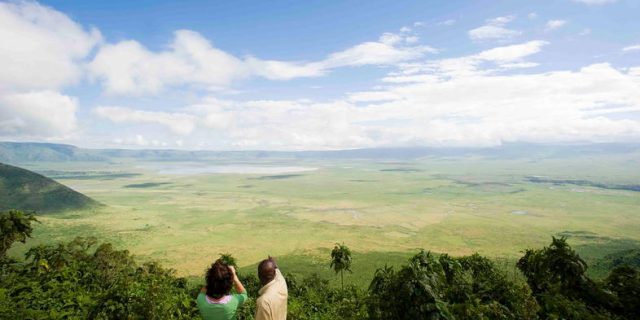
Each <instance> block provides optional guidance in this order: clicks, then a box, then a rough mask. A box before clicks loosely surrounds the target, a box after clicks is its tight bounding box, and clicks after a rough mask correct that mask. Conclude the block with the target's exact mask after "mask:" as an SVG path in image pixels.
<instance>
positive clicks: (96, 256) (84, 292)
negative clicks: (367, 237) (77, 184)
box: [0, 211, 640, 320]
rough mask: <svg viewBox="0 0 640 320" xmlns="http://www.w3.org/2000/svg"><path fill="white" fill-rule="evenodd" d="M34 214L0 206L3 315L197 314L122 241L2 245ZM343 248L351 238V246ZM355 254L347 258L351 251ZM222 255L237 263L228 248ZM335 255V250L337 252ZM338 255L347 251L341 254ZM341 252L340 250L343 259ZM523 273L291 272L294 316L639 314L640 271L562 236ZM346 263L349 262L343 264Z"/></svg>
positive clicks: (189, 299)
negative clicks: (10, 252)
mask: <svg viewBox="0 0 640 320" xmlns="http://www.w3.org/2000/svg"><path fill="white" fill-rule="evenodd" d="M34 220H35V219H34V218H33V217H32V216H30V215H25V214H24V213H22V212H19V211H9V212H0V228H1V229H0V231H1V232H2V233H1V234H0V237H1V239H2V241H3V244H2V245H3V247H2V249H3V251H1V252H0V253H2V255H0V319H87V318H89V319H196V318H199V315H198V310H197V307H196V304H195V298H196V296H197V294H198V292H199V288H195V287H189V286H188V285H187V281H186V280H185V279H184V278H179V277H176V276H175V273H174V271H173V270H171V269H165V268H163V267H161V266H160V265H159V264H157V263H154V262H148V263H144V264H138V263H136V261H135V260H134V258H133V256H132V255H131V254H130V253H129V252H128V251H126V250H116V249H114V248H113V247H112V245H111V244H108V243H103V244H98V243H97V241H96V239H94V238H76V239H75V240H73V241H71V242H68V243H60V244H56V245H40V246H36V247H33V248H31V249H30V250H29V251H28V252H27V253H26V255H25V259H24V260H23V261H14V260H11V259H8V258H7V257H6V256H5V255H4V253H5V252H6V249H8V248H9V247H10V246H11V244H12V243H14V242H15V241H24V240H25V239H26V238H28V237H29V236H30V235H31V231H32V229H31V222H32V221H34ZM345 248H346V247H345ZM348 256H349V259H348V260H349V263H350V254H348ZM223 258H224V259H226V260H225V261H227V262H228V263H230V264H235V259H233V257H232V256H231V255H228V254H225V255H223ZM332 258H334V260H335V258H336V257H335V256H334V257H332ZM341 259H342V258H341ZM343 260H344V259H343ZM517 267H518V268H519V270H521V272H522V274H523V276H524V278H525V279H526V282H525V281H523V280H520V279H519V278H518V277H512V278H509V277H507V276H506V275H505V273H504V272H503V271H501V270H500V269H499V268H497V267H496V265H495V264H494V263H493V262H492V261H491V260H489V259H487V258H485V257H482V256H480V255H478V254H474V255H470V256H465V257H451V256H448V255H446V254H442V255H439V256H436V255H434V254H432V253H430V252H428V251H424V250H423V251H421V252H419V253H418V254H416V255H415V256H414V257H412V258H411V259H410V260H409V261H408V263H407V264H406V265H404V266H402V267H400V268H398V270H397V271H396V270H394V269H393V268H391V267H384V268H380V269H378V270H377V271H376V272H375V275H374V277H373V279H372V281H371V284H370V286H369V288H368V290H361V289H359V288H357V287H354V286H347V287H345V288H344V289H340V288H334V287H332V286H331V285H330V284H329V281H328V280H326V279H323V278H321V277H320V276H318V275H317V274H313V275H310V276H307V277H304V278H302V277H299V276H298V275H296V274H292V273H289V274H286V275H285V278H286V280H287V285H288V288H289V302H288V303H289V304H288V311H289V313H288V318H289V319H294V320H298V319H318V320H322V319H537V318H541V319H638V318H639V317H640V307H639V306H640V298H639V297H640V272H639V271H638V269H636V268H635V267H632V266H629V265H620V266H618V267H616V268H615V269H613V270H612V271H611V273H610V275H609V276H608V277H607V278H606V279H605V280H604V282H602V283H599V282H595V281H593V280H591V279H589V278H588V277H587V276H586V275H585V272H586V270H587V264H586V263H585V262H584V261H583V260H582V259H581V258H580V257H579V256H578V255H577V254H576V253H575V251H573V249H571V247H570V246H569V245H568V244H567V242H566V240H565V239H564V238H559V239H556V238H553V240H552V243H551V245H550V246H549V247H545V248H542V249H539V250H527V251H526V252H525V254H524V256H523V257H522V258H521V259H520V260H519V261H518V263H517ZM344 270H348V269H346V268H345V269H344ZM240 278H241V281H242V282H243V284H244V285H245V288H246V289H247V292H248V294H249V297H250V299H249V300H248V301H247V302H245V304H244V305H243V307H242V308H241V309H240V310H239V311H238V319H239V320H247V319H253V315H254V313H255V298H256V297H257V296H258V291H259V289H260V283H259V281H258V279H257V277H256V276H255V275H240Z"/></svg>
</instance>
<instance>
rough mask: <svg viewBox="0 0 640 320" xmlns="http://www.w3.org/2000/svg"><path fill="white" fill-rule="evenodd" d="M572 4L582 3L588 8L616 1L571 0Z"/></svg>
mask: <svg viewBox="0 0 640 320" xmlns="http://www.w3.org/2000/svg"><path fill="white" fill-rule="evenodd" d="M573 1H574V2H578V3H583V4H586V5H590V6H597V5H603V4H609V3H614V2H616V1H618V0H573Z"/></svg>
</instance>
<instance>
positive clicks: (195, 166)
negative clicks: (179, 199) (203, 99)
mask: <svg viewBox="0 0 640 320" xmlns="http://www.w3.org/2000/svg"><path fill="white" fill-rule="evenodd" d="M139 168H143V169H147V170H152V171H155V172H156V173H157V174H167V175H172V174H175V175H194V174H208V173H209V174H216V173H218V174H283V173H294V172H306V171H315V170H318V168H316V167H302V166H267V165H244V164H242V165H211V164H206V163H191V162H188V163H150V164H145V165H142V166H139Z"/></svg>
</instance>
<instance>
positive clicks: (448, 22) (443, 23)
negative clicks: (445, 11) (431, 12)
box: [438, 19, 456, 26]
mask: <svg viewBox="0 0 640 320" xmlns="http://www.w3.org/2000/svg"><path fill="white" fill-rule="evenodd" d="M455 23H456V20H455V19H447V20H444V21H440V22H438V25H439V26H452V25H454V24H455Z"/></svg>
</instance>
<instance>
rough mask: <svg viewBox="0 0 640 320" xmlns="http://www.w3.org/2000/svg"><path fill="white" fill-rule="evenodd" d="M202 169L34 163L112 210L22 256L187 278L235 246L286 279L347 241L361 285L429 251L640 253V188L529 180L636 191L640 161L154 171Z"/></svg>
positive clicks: (53, 220) (323, 268)
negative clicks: (49, 248)
mask: <svg viewBox="0 0 640 320" xmlns="http://www.w3.org/2000/svg"><path fill="white" fill-rule="evenodd" d="M203 165H205V163H202V162H200V163H180V162H162V163H144V162H140V161H136V160H131V159H122V160H120V161H118V162H111V163H104V162H80V163H78V162H73V163H71V162H67V163H30V164H26V165H24V167H25V168H27V169H30V170H35V171H38V172H43V173H45V174H46V175H47V176H49V177H52V178H54V179H56V180H57V181H59V182H61V183H63V184H65V185H67V186H69V187H71V188H73V189H75V190H77V191H80V192H82V193H84V194H86V195H88V196H90V197H92V198H94V199H96V200H98V201H99V202H101V203H103V204H105V205H106V206H105V207H103V208H98V209H92V210H86V211H69V212H64V213H60V214H55V215H42V216H40V217H39V218H38V219H39V220H40V221H41V224H40V225H39V226H37V227H36V231H35V234H34V239H33V240H31V241H29V242H28V243H27V244H26V245H25V246H18V247H17V248H16V249H15V250H14V251H13V254H15V255H18V254H20V253H22V252H24V250H26V248H27V247H29V246H33V245H35V244H37V243H43V242H45V243H49V242H53V241H58V240H68V239H71V238H73V237H75V236H89V235H92V236H96V237H98V238H99V239H101V240H105V241H110V242H112V243H114V244H116V245H117V246H118V247H120V248H127V249H129V250H130V251H131V252H133V253H134V254H135V255H137V256H138V257H140V258H141V259H154V260H158V261H161V262H162V263H163V264H164V265H166V266H169V267H172V268H175V269H176V270H177V271H178V273H179V274H180V275H190V276H200V275H202V273H203V270H204V269H205V268H206V266H207V265H208V264H209V263H211V261H212V259H214V258H216V257H217V256H218V255H219V254H220V253H223V252H229V253H232V254H233V255H234V256H235V257H236V258H237V259H238V262H239V263H240V265H241V266H242V267H244V268H243V270H244V271H245V272H250V271H252V270H253V266H254V265H255V263H256V262H257V261H259V260H260V259H262V258H263V257H265V256H266V255H267V254H270V255H274V256H277V257H281V264H282V267H283V270H285V271H293V272H297V273H301V274H305V273H311V272H319V273H321V274H322V275H325V276H327V277H331V271H330V270H329V269H328V257H329V250H330V248H331V247H332V246H333V244H334V243H336V242H344V243H345V244H347V245H348V246H349V247H351V249H352V250H353V251H355V252H356V255H355V257H354V271H355V272H354V274H353V275H352V276H351V281H354V282H355V283H357V284H361V285H362V284H364V283H367V282H368V279H370V277H371V276H372V274H373V271H374V270H375V268H377V267H380V266H383V265H385V264H390V265H394V264H398V263H401V262H404V261H405V260H406V258H407V257H408V256H410V255H411V254H412V253H415V252H416V251H417V250H418V249H419V248H425V249H428V250H432V251H435V252H446V253H449V254H452V255H465V254H471V253H474V252H479V253H480V254H483V255H486V256H488V257H493V258H496V259H502V260H503V261H513V260H515V259H516V258H517V257H519V256H521V255H522V251H523V250H524V249H525V248H530V247H541V246H543V245H546V244H548V243H549V242H550V239H551V236H552V235H565V236H568V237H569V241H570V243H571V244H572V245H574V246H576V247H577V248H578V249H580V250H581V252H583V255H584V256H585V258H586V259H587V260H593V261H595V260H596V259H598V258H601V257H602V256H604V255H605V254H607V253H610V252H613V251H616V250H622V249H626V248H629V247H634V246H635V247H640V232H638V230H640V192H635V191H630V190H619V189H607V188H602V187H592V186H579V185H572V184H553V183H535V182H532V181H530V180H528V179H527V177H530V176H543V177H546V178H549V179H581V180H588V181H593V182H595V183H603V184H616V185H627V184H634V183H635V184H637V183H638V181H640V170H637V168H640V156H638V155H624V156H619V157H591V158H583V159H579V158H574V159H547V160H540V161H527V160H518V159H481V158H450V159H443V158H440V159H421V160H415V161H372V160H349V161H347V160H323V161H321V160H273V159H270V160H255V161H251V162H250V163H237V162H233V163H231V162H229V161H227V160H225V161H223V160H212V161H209V162H207V163H206V165H207V166H215V165H222V166H228V165H234V166H242V165H249V166H261V167H265V166H266V167H269V166H286V167H291V166H302V167H312V168H317V170H315V171H303V172H286V173H277V172H276V171H277V170H274V172H271V173H262V174H238V173H230V172H227V173H200V174H194V171H190V170H183V172H181V170H174V171H172V172H173V173H172V174H167V173H166V172H165V173H162V170H159V169H158V166H160V167H162V168H167V167H169V168H178V169H180V168H194V167H201V166H203ZM236 169H237V168H236ZM234 170H235V169H234ZM196 171H197V170H196ZM287 269H289V270H287ZM346 279H349V277H347V278H346Z"/></svg>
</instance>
